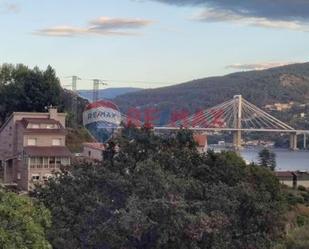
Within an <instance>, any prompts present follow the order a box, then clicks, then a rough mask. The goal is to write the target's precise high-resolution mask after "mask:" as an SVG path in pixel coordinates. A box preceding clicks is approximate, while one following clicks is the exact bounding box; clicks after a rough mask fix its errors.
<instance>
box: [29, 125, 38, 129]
mask: <svg viewBox="0 0 309 249" xmlns="http://www.w3.org/2000/svg"><path fill="white" fill-rule="evenodd" d="M29 128H31V129H39V128H40V125H39V124H29Z"/></svg>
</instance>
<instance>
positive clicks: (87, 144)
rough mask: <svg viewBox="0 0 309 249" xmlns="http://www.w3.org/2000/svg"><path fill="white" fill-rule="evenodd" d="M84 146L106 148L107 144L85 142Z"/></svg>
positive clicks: (98, 148) (96, 148)
mask: <svg viewBox="0 0 309 249" xmlns="http://www.w3.org/2000/svg"><path fill="white" fill-rule="evenodd" d="M83 146H84V147H89V148H91V149H95V150H102V151H103V150H105V145H104V144H102V143H83Z"/></svg>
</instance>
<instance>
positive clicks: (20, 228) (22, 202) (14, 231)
mask: <svg viewBox="0 0 309 249" xmlns="http://www.w3.org/2000/svg"><path fill="white" fill-rule="evenodd" d="M49 226H50V213H49V211H48V210H47V209H45V208H44V207H43V206H42V205H36V204H34V203H33V202H32V201H31V200H30V199H29V198H27V197H20V196H17V195H16V194H14V193H8V192H5V191H3V190H0V245H1V246H0V247H1V248H7V249H9V248H14V249H49V248H51V246H50V244H49V243H48V241H47V240H46V238H45V230H46V228H48V227H49Z"/></svg>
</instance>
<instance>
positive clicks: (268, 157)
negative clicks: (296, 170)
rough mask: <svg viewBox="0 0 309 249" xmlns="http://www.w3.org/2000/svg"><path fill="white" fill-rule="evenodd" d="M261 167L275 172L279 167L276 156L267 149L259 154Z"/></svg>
mask: <svg viewBox="0 0 309 249" xmlns="http://www.w3.org/2000/svg"><path fill="white" fill-rule="evenodd" d="M259 165H260V166H262V167H265V168H269V169H270V170H272V171H275V169H276V166H277V162H276V154H275V153H274V152H272V151H270V150H269V149H267V148H264V149H262V150H261V151H260V152H259Z"/></svg>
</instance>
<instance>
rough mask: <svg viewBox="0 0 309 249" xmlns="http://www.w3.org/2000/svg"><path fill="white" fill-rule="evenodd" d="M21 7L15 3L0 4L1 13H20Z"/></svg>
mask: <svg viewBox="0 0 309 249" xmlns="http://www.w3.org/2000/svg"><path fill="white" fill-rule="evenodd" d="M19 11H20V6H19V5H17V4H15V3H9V2H2V3H0V13H2V14H3V13H18V12H19Z"/></svg>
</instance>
